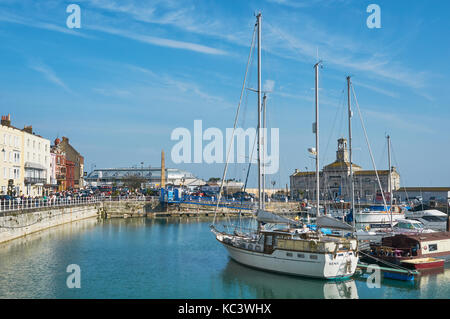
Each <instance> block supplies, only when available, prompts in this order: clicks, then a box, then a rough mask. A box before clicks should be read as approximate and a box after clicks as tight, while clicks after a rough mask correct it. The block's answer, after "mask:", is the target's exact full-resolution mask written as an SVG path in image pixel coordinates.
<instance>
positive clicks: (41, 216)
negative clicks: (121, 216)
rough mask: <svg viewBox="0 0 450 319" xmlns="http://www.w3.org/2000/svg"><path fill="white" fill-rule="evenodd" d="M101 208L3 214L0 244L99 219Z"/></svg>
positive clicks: (76, 207) (87, 207)
mask: <svg viewBox="0 0 450 319" xmlns="http://www.w3.org/2000/svg"><path fill="white" fill-rule="evenodd" d="M101 206H102V203H90V204H81V205H77V206H59V207H42V208H35V209H27V210H24V211H13V212H2V214H1V215H0V243H3V242H7V241H10V240H13V239H16V238H20V237H23V236H26V235H29V234H31V233H35V232H38V231H41V230H44V229H47V228H51V227H55V226H59V225H62V224H66V223H70V222H73V221H77V220H82V219H86V218H93V217H97V216H98V215H99V212H100V208H101Z"/></svg>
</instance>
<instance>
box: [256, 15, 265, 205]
mask: <svg viewBox="0 0 450 319" xmlns="http://www.w3.org/2000/svg"><path fill="white" fill-rule="evenodd" d="M256 21H257V24H258V132H257V134H258V198H259V201H258V208H259V209H263V207H264V201H263V200H262V193H261V186H262V179H261V102H262V101H261V13H258V15H257V16H256Z"/></svg>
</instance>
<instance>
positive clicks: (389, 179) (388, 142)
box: [387, 135, 392, 229]
mask: <svg viewBox="0 0 450 319" xmlns="http://www.w3.org/2000/svg"><path fill="white" fill-rule="evenodd" d="M387 144H388V165H389V175H388V190H389V211H390V216H391V229H392V179H391V178H392V175H391V137H390V136H389V135H388V136H387Z"/></svg>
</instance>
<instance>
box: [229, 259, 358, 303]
mask: <svg viewBox="0 0 450 319" xmlns="http://www.w3.org/2000/svg"><path fill="white" fill-rule="evenodd" d="M222 279H223V284H224V288H225V289H250V290H251V293H252V295H254V296H255V298H269V299H276V298H283V299H291V298H292V299H323V298H325V299H357V298H358V291H357V288H356V284H355V282H354V280H347V281H325V280H320V279H310V278H301V277H294V276H286V275H279V274H276V273H270V272H266V271H261V270H257V269H253V268H249V267H246V266H243V265H241V264H239V263H237V262H235V261H233V260H231V259H229V261H228V264H227V266H226V268H225V269H224V270H223V273H222Z"/></svg>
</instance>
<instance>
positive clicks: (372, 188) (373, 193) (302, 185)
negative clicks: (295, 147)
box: [290, 138, 400, 202]
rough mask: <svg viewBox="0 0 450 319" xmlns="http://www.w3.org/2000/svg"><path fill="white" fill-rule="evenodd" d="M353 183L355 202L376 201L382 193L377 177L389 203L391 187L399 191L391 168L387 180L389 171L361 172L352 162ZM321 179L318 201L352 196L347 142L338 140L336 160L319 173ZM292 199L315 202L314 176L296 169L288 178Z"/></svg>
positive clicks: (394, 170)
mask: <svg viewBox="0 0 450 319" xmlns="http://www.w3.org/2000/svg"><path fill="white" fill-rule="evenodd" d="M352 170H353V181H354V190H355V199H356V200H357V201H360V202H364V201H369V202H371V201H374V200H377V199H378V200H379V199H380V196H381V190H380V187H379V183H378V179H377V173H378V177H379V179H380V183H381V187H382V190H383V192H384V193H385V198H386V200H388V198H387V197H388V196H389V195H388V194H387V192H388V191H389V189H390V187H392V190H393V191H395V190H397V189H399V188H400V175H399V174H398V172H397V171H396V169H395V167H391V171H390V176H391V178H390V180H389V170H378V171H377V172H375V171H373V170H363V169H362V167H361V166H359V165H356V164H355V163H352ZM319 178H320V185H319V186H320V191H321V194H320V198H321V199H329V200H335V199H337V198H339V199H344V200H349V199H350V194H351V187H350V162H349V154H348V150H347V140H346V139H345V138H340V139H339V140H338V149H337V152H336V161H334V162H333V163H331V164H328V165H326V166H325V167H324V168H323V170H322V172H320V173H319ZM290 183H291V196H292V198H294V199H304V198H306V199H316V198H317V197H316V173H315V172H301V171H299V170H295V172H294V174H292V175H291V176H290Z"/></svg>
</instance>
